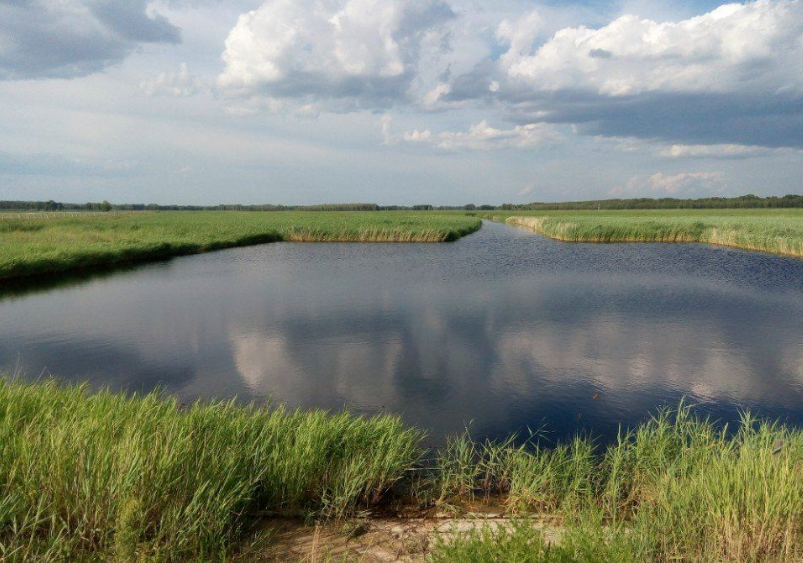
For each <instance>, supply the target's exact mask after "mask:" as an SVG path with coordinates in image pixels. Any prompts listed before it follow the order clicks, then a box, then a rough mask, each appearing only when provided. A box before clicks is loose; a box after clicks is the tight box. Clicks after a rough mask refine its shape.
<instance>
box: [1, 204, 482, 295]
mask: <svg viewBox="0 0 803 563" xmlns="http://www.w3.org/2000/svg"><path fill="white" fill-rule="evenodd" d="M480 226H481V222H480V220H479V219H477V218H473V217H466V216H461V215H444V214H438V215H435V214H426V213H420V212H419V213H415V212H344V211H338V212H319V211H312V212H298V211H281V212H258V211H253V212H252V211H248V212H236V211H180V212H141V213H128V214H121V215H112V214H109V215H108V216H97V215H93V216H87V217H81V216H78V217H59V218H50V219H3V220H0V280H2V279H8V278H16V277H24V276H31V275H41V274H51V273H59V272H67V271H72V270H80V269H84V268H92V267H100V266H110V265H115V264H122V263H130V262H138V261H147V260H158V259H163V258H167V257H170V256H178V255H182V254H195V253H199V252H206V251H210V250H219V249H222V248H230V247H235V246H246V245H251V244H260V243H266V242H276V241H297V242H445V241H453V240H456V239H458V238H460V237H462V236H464V235H467V234H469V233H472V232H474V231H476V230H477V229H479V228H480Z"/></svg>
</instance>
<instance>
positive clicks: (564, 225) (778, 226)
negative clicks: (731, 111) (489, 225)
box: [498, 210, 803, 258]
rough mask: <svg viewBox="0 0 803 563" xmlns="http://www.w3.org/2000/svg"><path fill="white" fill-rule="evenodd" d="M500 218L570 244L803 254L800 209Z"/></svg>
mask: <svg viewBox="0 0 803 563" xmlns="http://www.w3.org/2000/svg"><path fill="white" fill-rule="evenodd" d="M498 219H503V220H505V222H507V223H508V224H510V225H514V226H517V227H523V228H526V229H529V230H531V231H534V232H537V233H540V234H543V235H546V236H548V237H550V238H553V239H556V240H562V241H568V242H603V243H610V242H674V243H678V242H683V243H706V244H716V245H721V246H730V247H734V248H742V249H745V250H757V251H762V252H769V253H772V254H779V255H783V256H794V257H798V258H803V214H801V213H799V212H798V211H797V210H786V211H775V210H773V212H767V211H763V210H756V211H752V212H741V213H735V212H731V213H728V212H726V211H719V210H717V211H708V212H699V211H698V212H693V211H688V212H674V213H672V212H668V211H655V212H651V213H650V212H647V213H645V212H641V213H635V212H626V211H625V212H622V211H619V212H617V211H608V212H600V213H593V212H586V213H583V214H577V213H575V214H572V213H567V212H563V213H560V212H556V213H552V214H550V215H538V216H528V215H508V216H505V215H502V216H499V217H498Z"/></svg>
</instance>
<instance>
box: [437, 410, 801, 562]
mask: <svg viewBox="0 0 803 563" xmlns="http://www.w3.org/2000/svg"><path fill="white" fill-rule="evenodd" d="M482 457H483V453H482V451H481V448H480V449H478V450H477V457H476V460H477V461H476V464H477V465H480V464H482V461H481V459H482ZM508 466H512V467H513V468H514V469H513V470H511V471H510V472H509V482H510V485H509V491H508V493H507V495H506V497H505V500H504V502H505V504H506V506H507V507H508V509H509V510H511V511H514V512H515V513H517V514H520V515H524V516H526V517H530V516H534V515H537V516H539V517H541V518H543V517H544V516H549V517H550V518H551V521H553V522H559V523H560V524H561V525H562V527H563V529H564V530H565V534H564V538H563V539H562V540H561V542H560V545H559V546H553V547H551V548H549V547H547V546H546V545H545V544H544V542H543V538H542V537H541V533H540V532H539V530H538V527H537V526H534V525H533V524H532V523H531V522H526V521H525V522H524V523H521V522H520V523H518V524H517V525H515V526H514V528H513V531H512V533H511V532H510V531H504V532H499V531H494V530H491V529H486V530H484V531H481V532H473V533H469V534H467V535H464V536H462V537H460V538H458V540H457V541H456V542H454V543H450V544H448V545H447V544H445V543H443V544H442V545H441V546H440V547H439V549H438V552H437V553H436V555H435V556H434V558H433V560H434V561H436V562H443V563H446V562H451V561H454V562H457V561H461V562H462V561H476V562H497V561H533V562H539V563H540V562H545V563H546V562H559V561H560V562H563V561H572V562H586V561H588V562H591V561H595V562H596V561H599V562H603V561H633V562H635V561H655V562H665V561H690V562H701V563H702V562H705V563H709V562H710V563H713V562H719V563H722V562H732V563H737V562H745V561H751V562H767V563H781V562H794V561H803V432H801V431H799V430H793V429H790V428H788V427H784V426H782V425H779V424H776V423H771V422H760V421H758V420H756V419H755V418H753V417H751V416H750V415H744V417H743V419H742V421H741V424H739V426H738V428H734V429H730V432H729V431H728V429H726V428H721V427H718V426H717V425H715V424H713V423H712V422H711V421H709V420H706V419H701V418H698V417H696V416H694V415H693V413H692V411H691V410H690V409H689V408H687V407H684V406H681V407H680V408H679V409H678V410H676V411H662V412H661V413H660V414H659V415H658V416H656V417H655V418H653V419H651V420H650V421H648V422H646V423H645V424H643V425H641V426H639V427H638V428H636V429H634V430H632V431H627V432H622V433H621V435H620V438H619V440H618V442H617V443H615V444H613V445H611V446H610V447H608V448H607V449H605V450H604V451H600V452H595V451H594V449H593V445H592V444H591V443H590V442H588V441H586V440H575V441H574V442H573V443H572V444H571V445H567V446H563V447H558V448H556V449H554V450H541V449H535V450H533V451H526V450H524V449H521V448H519V449H515V450H512V451H511V457H510V461H509V462H508ZM471 472H472V470H468V471H467V474H470V473H471ZM475 486H476V487H477V488H479V487H481V483H480V482H479V481H477V482H476V483H475Z"/></svg>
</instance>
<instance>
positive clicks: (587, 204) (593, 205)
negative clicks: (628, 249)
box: [501, 194, 803, 210]
mask: <svg viewBox="0 0 803 563" xmlns="http://www.w3.org/2000/svg"><path fill="white" fill-rule="evenodd" d="M772 207H777V208H782V207H803V195H792V194H790V195H785V196H782V197H777V196H768V197H759V196H757V195H753V194H748V195H743V196H739V197H704V198H700V199H676V198H672V197H664V198H659V199H653V198H646V197H644V198H636V199H602V200H589V201H568V202H564V203H525V204H518V205H517V204H511V203H505V204H503V205H502V206H501V209H507V210H516V209H529V210H536V209H543V210H561V209H567V210H568V209H747V208H750V209H755V208H772Z"/></svg>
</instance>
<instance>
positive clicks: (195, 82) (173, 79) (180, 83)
mask: <svg viewBox="0 0 803 563" xmlns="http://www.w3.org/2000/svg"><path fill="white" fill-rule="evenodd" d="M204 88H205V84H204V82H203V81H202V80H201V79H200V78H198V77H197V76H195V75H194V74H192V73H191V72H190V70H189V68H187V63H181V64H180V65H179V67H178V70H176V71H175V72H161V73H159V74H158V75H157V76H156V77H155V78H153V79H152V80H146V81H144V82H141V83H140V85H139V89H140V90H142V92H144V93H145V95H146V96H160V95H162V96H174V97H177V98H185V97H188V96H193V95H195V94H198V93H199V92H201V91H202V90H203V89H204Z"/></svg>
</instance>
